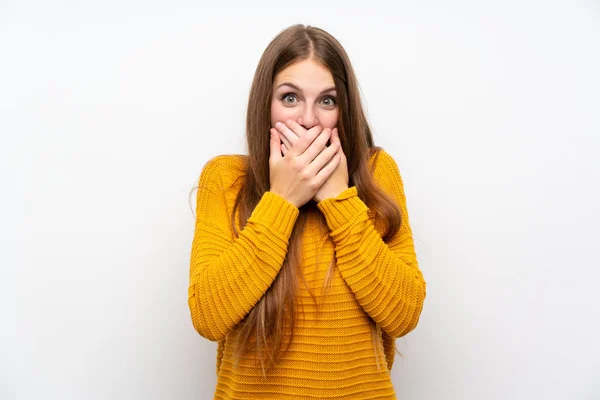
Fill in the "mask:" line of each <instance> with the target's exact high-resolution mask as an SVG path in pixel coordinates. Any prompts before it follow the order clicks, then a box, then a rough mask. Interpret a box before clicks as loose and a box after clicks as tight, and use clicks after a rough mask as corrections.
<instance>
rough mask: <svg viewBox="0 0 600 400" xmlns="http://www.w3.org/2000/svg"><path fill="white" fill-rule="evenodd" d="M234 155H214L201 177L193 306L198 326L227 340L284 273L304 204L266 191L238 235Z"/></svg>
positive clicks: (214, 337) (191, 294) (191, 284)
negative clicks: (230, 185)
mask: <svg viewBox="0 0 600 400" xmlns="http://www.w3.org/2000/svg"><path fill="white" fill-rule="evenodd" d="M228 157H230V156H227V155H222V156H217V157H214V158H212V159H211V160H209V161H208V162H207V163H206V165H205V166H204V168H203V170H202V173H201V175H200V180H199V188H198V193H197V204H196V226H195V231H194V239H193V243H192V250H191V259H190V281H189V288H188V305H189V308H190V313H191V317H192V322H193V325H194V328H195V329H196V331H198V333H199V334H200V335H201V336H203V337H205V338H207V339H209V340H212V341H217V340H221V339H222V338H224V337H225V336H226V335H227V333H228V332H229V330H230V329H231V328H233V327H234V326H235V325H237V324H238V323H239V322H240V321H241V320H242V319H244V317H245V316H246V315H247V314H248V313H249V312H250V310H252V308H253V307H254V306H255V305H256V303H258V301H259V300H260V299H261V298H262V296H263V295H264V294H265V292H266V291H267V289H268V288H269V287H270V286H271V284H272V283H273V281H274V280H275V277H276V276H277V274H278V273H279V270H280V269H281V266H282V264H283V261H284V259H285V255H286V253H287V247H288V241H289V238H290V235H291V233H292V229H293V227H294V224H295V222H296V219H297V217H298V214H299V212H300V211H299V210H298V208H296V207H295V206H294V205H292V204H291V203H288V202H287V201H286V200H285V199H284V198H282V197H280V196H278V195H276V194H274V193H272V192H265V193H264V194H263V196H262V198H261V199H260V201H259V202H258V204H257V205H256V207H255V208H254V210H253V211H252V214H251V216H250V217H249V219H248V222H247V223H246V225H245V226H244V229H242V230H241V231H240V234H239V237H237V238H235V239H234V237H233V234H232V233H231V228H230V216H229V211H228V209H227V206H226V202H225V196H226V195H232V194H231V193H228V192H226V191H225V190H224V189H225V188H224V187H223V186H224V185H223V183H225V182H231V181H233V179H235V176H232V174H233V172H231V170H232V168H231V162H232V161H231V160H230V159H229V158H228Z"/></svg>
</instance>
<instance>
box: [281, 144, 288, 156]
mask: <svg viewBox="0 0 600 400" xmlns="http://www.w3.org/2000/svg"><path fill="white" fill-rule="evenodd" d="M281 152H282V153H283V156H284V157H285V155H286V154H287V153H288V149H287V147H286V145H285V144H283V143H281Z"/></svg>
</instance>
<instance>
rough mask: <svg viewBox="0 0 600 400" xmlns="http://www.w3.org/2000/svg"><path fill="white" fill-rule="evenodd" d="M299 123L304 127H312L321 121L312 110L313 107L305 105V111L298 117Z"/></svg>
mask: <svg viewBox="0 0 600 400" xmlns="http://www.w3.org/2000/svg"><path fill="white" fill-rule="evenodd" d="M298 123H299V124H300V125H302V126H303V127H304V129H310V128H312V127H313V126H315V125H317V124H318V123H319V121H318V119H317V117H316V116H315V114H314V112H313V111H312V108H311V107H305V108H304V112H303V113H302V114H301V115H300V117H299V118H298Z"/></svg>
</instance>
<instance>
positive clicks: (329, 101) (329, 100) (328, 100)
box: [281, 93, 337, 106]
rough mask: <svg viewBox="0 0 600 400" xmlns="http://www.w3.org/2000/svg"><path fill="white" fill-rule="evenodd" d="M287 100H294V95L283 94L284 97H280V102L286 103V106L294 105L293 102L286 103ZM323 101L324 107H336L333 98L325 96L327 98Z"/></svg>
mask: <svg viewBox="0 0 600 400" xmlns="http://www.w3.org/2000/svg"><path fill="white" fill-rule="evenodd" d="M288 98H296V95H295V94H294V93H285V94H284V95H282V96H281V100H282V101H283V102H284V103H288V104H294V102H290V101H287V100H286V99H288ZM323 101H324V102H325V103H324V104H325V105H326V106H334V105H336V104H337V102H336V100H335V98H334V97H331V96H327V97H325V98H324V99H323Z"/></svg>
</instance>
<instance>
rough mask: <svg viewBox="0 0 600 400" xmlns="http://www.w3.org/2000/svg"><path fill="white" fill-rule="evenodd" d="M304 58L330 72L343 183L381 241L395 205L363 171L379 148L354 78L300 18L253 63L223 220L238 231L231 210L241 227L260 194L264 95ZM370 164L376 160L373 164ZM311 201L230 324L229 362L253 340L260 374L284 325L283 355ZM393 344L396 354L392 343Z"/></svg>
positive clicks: (391, 227) (277, 350)
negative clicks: (237, 173)
mask: <svg viewBox="0 0 600 400" xmlns="http://www.w3.org/2000/svg"><path fill="white" fill-rule="evenodd" d="M306 59H312V60H315V61H316V62H319V63H321V64H322V65H323V66H325V67H327V68H328V69H329V71H330V72H331V74H332V75H333V80H334V82H335V88H336V91H337V102H338V105H339V108H340V113H339V119H338V124H337V128H338V134H339V137H340V141H341V144H342V149H343V151H344V154H345V155H346V158H347V162H348V176H349V182H348V185H349V186H353V185H354V186H356V188H357V192H358V195H359V197H360V198H361V199H362V200H363V201H364V202H365V204H366V205H367V206H368V207H369V209H370V210H372V211H373V212H375V214H376V215H377V217H378V218H381V219H382V220H383V221H384V223H385V227H386V228H385V234H384V235H382V239H383V240H384V241H385V242H387V241H388V240H389V239H390V238H391V237H392V235H394V233H396V231H397V230H398V229H399V228H400V224H401V215H400V208H399V206H398V205H397V204H396V203H395V201H394V200H393V199H392V198H391V197H389V196H388V195H387V194H386V193H385V192H384V191H383V190H382V189H380V188H379V187H378V186H377V185H376V183H375V182H374V179H373V171H372V169H369V160H370V159H371V156H373V155H375V156H377V154H376V153H377V151H378V150H380V149H381V148H380V147H377V146H374V144H373V137H372V135H371V129H370V128H369V125H368V123H367V119H366V117H365V114H364V112H363V108H362V104H361V99H360V93H359V88H358V83H357V81H356V77H355V74H354V71H353V69H352V66H351V64H350V60H349V58H348V55H347V54H346V52H345V50H344V48H343V47H342V45H341V44H340V43H339V42H338V41H337V40H336V39H335V38H334V37H333V36H331V35H330V34H329V33H327V32H326V31H324V30H322V29H319V28H316V27H313V26H310V25H307V26H305V25H303V24H297V25H292V26H290V27H288V28H287V29H284V30H283V31H281V32H280V33H279V34H278V35H277V36H276V37H275V38H274V39H273V40H272V41H271V42H270V43H269V45H268V46H267V48H266V49H265V51H264V53H263V54H262V56H261V58H260V61H259V63H258V66H257V68H256V72H255V75H254V80H253V82H252V87H251V89H250V94H249V99H248V108H247V114H246V140H247V149H248V156H247V158H246V174H245V175H244V176H243V178H242V179H243V182H242V183H241V187H240V191H239V192H238V195H237V198H236V200H235V205H234V207H233V211H232V213H231V219H230V221H231V227H232V230H233V232H234V235H235V236H236V237H238V236H239V231H238V229H237V227H236V224H235V223H234V221H235V216H236V211H238V224H239V226H240V228H241V229H243V227H244V226H245V224H246V221H247V220H248V218H249V217H250V215H251V213H252V211H253V210H254V208H255V206H256V204H257V203H258V202H259V201H260V199H261V197H262V196H263V194H264V192H266V191H268V190H269V189H270V178H269V176H270V175H269V155H270V147H269V128H271V126H270V121H271V100H272V89H273V80H274V78H275V75H276V74H277V73H278V72H279V71H281V70H282V69H284V68H286V67H288V66H289V65H291V64H293V63H295V62H298V61H303V60H306ZM375 162H376V158H375V160H374V162H373V165H375ZM315 206H316V203H314V202H313V201H312V200H311V201H309V202H308V203H307V204H305V205H303V206H302V207H300V213H299V215H298V218H297V220H296V223H295V225H294V228H293V230H292V233H291V237H290V240H289V244H288V252H287V255H286V258H285V260H284V262H283V265H282V267H281V270H280V272H279V274H278V275H277V277H276V278H275V280H274V282H273V284H272V285H271V286H270V288H269V289H268V290H267V292H266V293H265V294H264V296H263V297H262V298H261V299H260V300H259V302H258V303H257V304H256V305H255V306H254V308H253V309H252V310H251V311H250V312H249V313H248V314H247V315H246V317H245V318H244V320H242V321H241V322H240V324H239V325H238V326H237V327H236V330H237V331H238V334H237V341H236V344H235V351H234V359H235V365H237V364H238V363H239V360H240V358H241V356H242V355H243V354H244V353H245V351H246V350H248V348H249V344H250V343H251V342H254V343H255V344H256V350H257V352H256V354H258V356H259V358H260V363H261V366H262V371H263V376H266V374H265V365H264V364H265V358H266V357H268V359H269V364H268V366H267V368H271V367H272V366H273V365H274V364H275V363H276V362H277V361H278V360H279V359H280V357H281V356H282V352H281V347H282V342H283V338H284V337H286V335H285V333H286V332H287V328H290V329H291V332H290V333H291V334H290V335H289V338H290V339H289V341H288V343H287V346H286V347H285V350H284V353H285V352H287V350H288V348H289V345H290V343H291V339H292V337H293V335H294V325H295V320H296V304H295V301H296V300H295V299H296V293H297V290H298V284H299V282H300V280H302V281H303V282H304V284H305V286H306V287H307V288H308V284H307V283H306V279H305V277H304V275H303V274H302V269H301V268H300V265H301V261H302V258H301V256H302V251H301V233H302V231H303V230H304V227H305V225H306V220H307V215H308V212H309V211H310V208H311V207H315ZM238 209H239V210H238ZM316 215H319V216H320V218H321V221H320V226H321V227H325V229H327V224H326V221H325V218H324V216H323V215H321V213H316ZM325 233H326V232H325ZM334 267H335V257H333V259H332V260H331V262H330V264H329V269H328V271H327V274H326V278H325V281H324V284H323V292H324V293H326V292H327V290H328V288H329V287H330V284H331V278H332V277H333V271H334ZM308 290H309V292H310V294H311V295H312V298H313V299H314V300H315V303H317V302H316V297H315V295H314V293H313V292H312V291H311V290H310V288H309V289H308ZM317 307H318V304H317ZM287 317H291V318H287ZM370 322H371V325H370V327H371V332H372V337H373V346H374V349H375V359H376V362H377V368H378V369H379V368H380V364H382V359H381V354H380V353H381V349H382V348H383V347H382V346H381V344H380V341H381V340H382V331H381V328H380V327H379V326H378V325H377V324H376V323H375V322H374V321H373V320H372V319H370ZM394 350H395V351H396V352H397V353H398V354H400V355H401V356H402V354H401V353H400V352H398V350H397V349H396V348H395V346H394ZM263 352H265V353H266V355H265V354H263Z"/></svg>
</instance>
